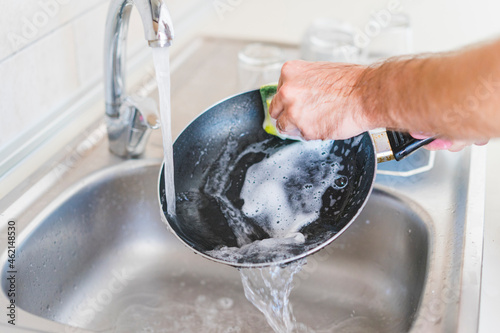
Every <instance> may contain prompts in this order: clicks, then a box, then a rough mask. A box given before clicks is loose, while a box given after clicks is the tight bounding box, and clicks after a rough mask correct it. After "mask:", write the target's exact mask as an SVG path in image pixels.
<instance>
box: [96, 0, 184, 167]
mask: <svg viewBox="0 0 500 333" xmlns="http://www.w3.org/2000/svg"><path fill="white" fill-rule="evenodd" d="M134 5H135V6H136V8H137V10H138V12H139V15H140V17H141V20H142V24H143V27H144V36H145V38H146V40H147V42H148V44H149V46H150V47H168V46H170V45H171V43H172V40H173V38H174V30H173V26H172V19H171V17H170V13H169V11H168V9H167V6H166V1H165V0H111V3H110V6H109V11H108V17H107V21H106V30H105V44H104V90H105V101H106V117H107V121H108V137H109V144H110V150H111V151H112V152H113V153H114V154H116V155H119V156H123V157H134V156H138V155H140V154H141V153H142V151H140V150H142V149H143V147H144V144H143V143H140V144H138V145H135V144H134V145H132V146H131V145H130V137H131V136H133V137H135V138H136V137H138V134H137V132H138V131H146V130H147V129H146V130H145V129H143V128H147V126H142V127H143V128H141V129H137V128H131V126H132V127H133V126H134V125H133V124H134V123H136V121H135V120H134V121H131V120H130V119H139V118H141V117H140V114H139V115H137V114H136V113H137V112H139V113H140V111H139V109H138V108H135V107H134V109H135V110H133V112H132V113H133V114H132V116H131V117H129V116H127V118H128V119H123V117H122V114H124V113H130V112H122V109H123V108H124V107H126V108H128V109H130V107H131V106H130V105H129V104H127V103H125V101H126V99H127V97H126V94H125V75H124V72H123V71H124V70H125V55H126V52H125V50H126V43H125V42H126V38H127V32H128V23H129V18H130V11H131V10H132V7H133V6H134ZM129 111H130V110H129ZM139 137H141V138H142V137H144V140H145V139H147V135H139ZM132 141H134V142H136V141H137V140H132ZM139 147H141V148H139Z"/></svg>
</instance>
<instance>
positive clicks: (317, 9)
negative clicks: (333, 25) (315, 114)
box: [204, 0, 500, 52]
mask: <svg viewBox="0 0 500 333" xmlns="http://www.w3.org/2000/svg"><path fill="white" fill-rule="evenodd" d="M391 2H392V3H394V2H396V3H399V5H400V6H401V8H402V10H403V11H404V12H407V13H408V14H409V15H410V17H411V21H412V24H413V30H414V44H415V51H417V52H429V51H441V50H449V49H453V48H456V47H459V46H462V45H465V44H467V43H471V42H475V41H478V40H481V39H484V38H491V37H494V36H497V37H500V19H499V13H500V1H498V0H474V1H473V0H349V1H347V0H214V1H213V3H214V4H215V5H214V8H216V10H217V12H218V13H217V14H218V15H217V17H218V19H216V20H214V21H213V23H212V24H210V25H209V26H208V27H206V28H205V29H204V31H205V33H207V34H210V35H216V36H224V37H229V38H235V37H236V38H241V37H243V38H246V39H264V40H269V41H283V42H289V43H299V42H300V39H301V37H302V34H303V33H304V31H305V29H306V27H307V25H308V24H309V23H310V22H311V21H312V20H313V19H314V18H317V17H327V18H336V19H340V20H346V21H349V22H351V23H352V24H353V25H355V26H356V27H357V28H358V29H364V27H365V26H366V24H367V23H368V21H369V16H370V14H371V13H372V12H373V11H377V10H380V9H384V8H387V7H389V6H390V3H391Z"/></svg>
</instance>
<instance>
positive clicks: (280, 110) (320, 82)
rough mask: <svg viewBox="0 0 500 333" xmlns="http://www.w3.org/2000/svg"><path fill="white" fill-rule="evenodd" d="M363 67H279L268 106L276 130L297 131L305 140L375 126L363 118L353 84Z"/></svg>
mask: <svg viewBox="0 0 500 333" xmlns="http://www.w3.org/2000/svg"><path fill="white" fill-rule="evenodd" d="M364 69H365V67H364V66H360V65H351V64H339V63H330V62H306V61H301V60H294V61H289V62H287V63H285V64H284V65H283V68H282V69H281V77H280V80H279V82H278V91H277V93H276V96H274V98H273V100H272V102H271V105H270V107H269V113H270V115H271V117H273V118H275V119H276V121H277V123H276V126H277V127H278V130H279V131H280V132H282V133H284V134H287V133H292V132H294V131H295V130H298V131H299V132H300V133H301V136H302V137H303V138H304V139H306V140H316V139H322V140H325V139H348V138H351V137H353V136H356V135H358V134H360V133H362V132H364V131H366V130H368V129H370V128H374V127H373V126H374V125H376V124H374V123H373V122H370V121H369V120H368V119H366V116H365V115H364V111H363V103H362V100H361V98H362V96H360V95H358V94H357V92H356V84H357V83H358V80H359V78H360V76H361V75H362V73H363V71H364Z"/></svg>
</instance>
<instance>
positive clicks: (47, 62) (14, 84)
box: [0, 0, 196, 149]
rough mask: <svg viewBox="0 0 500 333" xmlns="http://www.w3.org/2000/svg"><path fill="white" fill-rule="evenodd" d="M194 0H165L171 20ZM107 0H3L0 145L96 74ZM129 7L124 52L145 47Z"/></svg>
mask: <svg viewBox="0 0 500 333" xmlns="http://www.w3.org/2000/svg"><path fill="white" fill-rule="evenodd" d="M195 2H196V0H167V4H168V5H169V9H170V11H171V14H172V18H173V20H174V22H176V21H179V20H181V19H182V17H181V16H183V15H186V8H189V6H192V5H193V3H195ZM108 5H109V0H85V1H81V0H22V1H5V2H3V3H2V10H0V114H1V118H0V149H1V147H2V146H4V145H6V144H7V143H8V142H9V141H11V140H12V139H14V138H15V137H16V136H17V135H19V134H20V133H21V132H23V131H26V130H27V129H30V128H32V127H34V126H36V124H37V123H38V122H39V121H40V120H41V119H43V118H46V117H51V115H53V114H54V112H56V111H57V109H58V107H60V106H61V105H62V104H64V102H65V101H68V100H69V99H71V98H72V97H73V96H75V95H77V94H78V93H80V92H82V91H84V90H86V89H88V88H89V87H90V86H92V85H94V84H95V82H97V80H98V79H99V78H100V77H101V76H102V73H103V69H102V62H103V43H104V26H105V20H106V14H107V9H108ZM146 45H147V44H146V42H145V40H144V38H143V29H142V24H141V22H140V19H139V17H138V15H137V13H136V10H135V9H134V10H133V11H132V17H131V22H130V28H129V38H128V43H127V48H128V49H127V50H128V54H129V55H130V54H133V53H134V52H135V51H137V50H138V48H141V47H146Z"/></svg>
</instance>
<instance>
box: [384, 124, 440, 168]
mask: <svg viewBox="0 0 500 333" xmlns="http://www.w3.org/2000/svg"><path fill="white" fill-rule="evenodd" d="M387 138H388V139H389V143H390V145H391V149H392V153H393V155H394V159H395V160H396V161H401V160H402V159H403V158H405V157H407V156H408V155H410V154H411V153H413V152H414V151H415V150H417V149H419V148H420V147H423V146H425V145H427V144H429V143H431V142H432V141H434V140H435V139H436V137H430V138H425V139H421V140H419V139H415V138H414V137H412V136H411V135H410V134H409V133H403V132H396V131H387Z"/></svg>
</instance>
